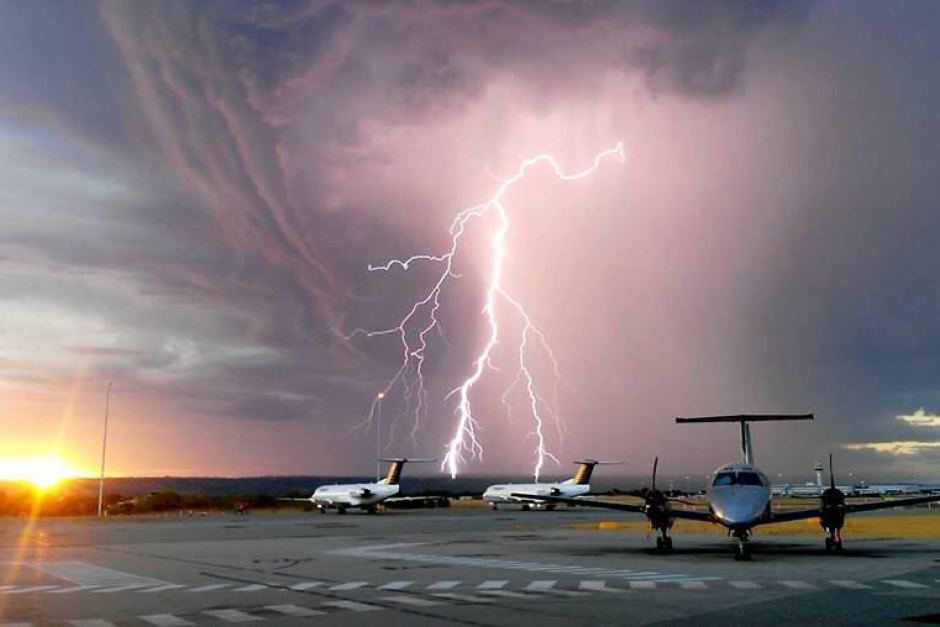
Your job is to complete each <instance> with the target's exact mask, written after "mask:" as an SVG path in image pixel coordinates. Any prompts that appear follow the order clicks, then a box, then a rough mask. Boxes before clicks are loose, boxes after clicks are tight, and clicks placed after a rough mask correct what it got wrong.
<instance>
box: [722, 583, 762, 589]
mask: <svg viewBox="0 0 940 627" xmlns="http://www.w3.org/2000/svg"><path fill="white" fill-rule="evenodd" d="M728 584H729V585H730V586H731V587H732V588H737V589H738V590H760V589H761V585H760V584H759V583H757V582H756V581H729V582H728Z"/></svg>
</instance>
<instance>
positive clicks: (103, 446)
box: [98, 381, 114, 518]
mask: <svg viewBox="0 0 940 627" xmlns="http://www.w3.org/2000/svg"><path fill="white" fill-rule="evenodd" d="M112 385H114V382H113V381H108V391H107V394H106V395H105V400H104V435H103V436H102V437H101V475H100V476H99V477H98V518H101V517H102V516H103V515H104V461H105V454H106V453H107V451H108V413H109V411H110V410H111V386H112Z"/></svg>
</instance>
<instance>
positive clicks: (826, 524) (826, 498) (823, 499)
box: [819, 453, 845, 551]
mask: <svg viewBox="0 0 940 627" xmlns="http://www.w3.org/2000/svg"><path fill="white" fill-rule="evenodd" d="M819 501H820V503H819V524H820V525H822V527H823V529H825V530H826V531H827V532H828V533H829V537H827V538H826V550H827V551H831V550H833V549H835V550H840V549H842V527H843V525H845V493H844V492H842V490H840V489H839V488H837V487H836V475H835V471H834V470H833V468H832V453H829V487H828V488H826V489H825V490H824V491H823V493H822V495H821V496H820V497H819Z"/></svg>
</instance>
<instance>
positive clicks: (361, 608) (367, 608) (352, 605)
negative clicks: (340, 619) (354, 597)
mask: <svg viewBox="0 0 940 627" xmlns="http://www.w3.org/2000/svg"><path fill="white" fill-rule="evenodd" d="M323 605H329V606H330V607H338V608H341V609H344V610H349V611H350V612H374V611H376V610H381V609H383V608H381V607H379V606H378V605H369V604H368V603H358V602H356V601H327V602H326V603H324V604H323Z"/></svg>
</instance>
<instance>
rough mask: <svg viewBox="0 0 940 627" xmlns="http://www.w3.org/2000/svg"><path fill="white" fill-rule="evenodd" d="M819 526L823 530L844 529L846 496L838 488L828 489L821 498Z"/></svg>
mask: <svg viewBox="0 0 940 627" xmlns="http://www.w3.org/2000/svg"><path fill="white" fill-rule="evenodd" d="M820 504H821V507H820V511H819V524H820V525H821V526H822V527H823V529H826V530H827V531H828V530H831V529H842V526H843V525H845V494H844V493H843V492H842V490H840V489H838V488H827V489H826V491H825V492H823V493H822V496H821V497H820Z"/></svg>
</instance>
